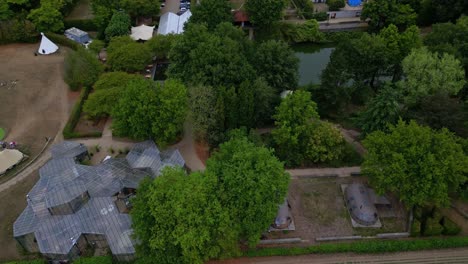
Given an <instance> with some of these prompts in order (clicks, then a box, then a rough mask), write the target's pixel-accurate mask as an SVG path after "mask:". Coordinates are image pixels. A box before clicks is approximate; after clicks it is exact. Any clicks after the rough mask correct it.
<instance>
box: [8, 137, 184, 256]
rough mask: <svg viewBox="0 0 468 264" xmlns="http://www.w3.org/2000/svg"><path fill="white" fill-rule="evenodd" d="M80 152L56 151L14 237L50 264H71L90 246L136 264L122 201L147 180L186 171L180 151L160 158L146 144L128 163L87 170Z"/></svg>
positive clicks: (67, 146) (76, 148) (66, 146)
mask: <svg viewBox="0 0 468 264" xmlns="http://www.w3.org/2000/svg"><path fill="white" fill-rule="evenodd" d="M77 144H78V145H77ZM81 147H82V145H81V144H79V143H76V144H75V143H74V142H65V143H61V144H59V145H56V146H54V147H52V150H53V155H52V159H51V160H49V161H48V162H47V163H46V164H45V165H44V166H43V167H41V168H40V169H39V176H40V178H39V181H38V182H37V183H36V184H35V185H34V187H33V188H32V189H31V191H30V192H29V193H28V194H27V196H26V197H27V202H28V204H27V206H26V209H24V211H23V212H22V213H21V215H20V216H19V217H18V219H17V220H16V221H15V223H14V225H13V236H14V238H15V239H16V240H17V241H18V243H19V244H21V246H23V248H25V249H26V250H27V251H29V252H40V253H41V254H42V255H43V256H45V257H46V258H48V259H51V260H72V259H74V258H76V257H78V256H79V255H81V254H82V253H83V251H84V250H85V249H86V248H87V247H89V246H92V247H94V248H109V249H110V251H111V253H112V255H113V256H114V258H115V259H116V260H117V261H129V260H132V259H133V258H134V254H135V247H134V244H135V241H134V240H133V238H132V236H131V235H132V232H133V230H132V228H131V218H130V216H129V215H128V214H126V213H124V212H121V211H120V210H119V209H118V207H117V204H116V201H117V199H119V197H120V196H123V197H124V198H127V197H126V193H128V192H129V191H128V190H135V189H136V188H137V187H138V184H139V182H140V181H141V180H143V179H144V178H145V177H148V176H149V177H152V178H154V177H157V176H158V175H159V174H160V170H161V169H162V168H164V167H165V166H183V165H184V164H185V161H184V160H183V158H182V157H181V156H180V153H179V152H178V151H177V150H171V151H165V152H160V151H159V149H158V148H157V146H156V144H154V142H152V141H146V142H142V143H139V144H136V145H135V146H134V147H133V148H132V150H131V151H130V153H129V154H128V156H127V157H126V158H121V159H120V158H110V159H108V160H106V161H104V162H102V163H101V164H99V165H97V166H85V165H81V164H79V163H77V161H76V159H75V158H76V156H77V155H79V154H80V153H82V152H83V151H82V148H81ZM65 150H68V152H67V151H65ZM54 153H55V154H54ZM57 153H61V155H59V156H57ZM130 193H131V194H132V195H133V194H134V191H133V192H130Z"/></svg>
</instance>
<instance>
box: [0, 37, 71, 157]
mask: <svg viewBox="0 0 468 264" xmlns="http://www.w3.org/2000/svg"><path fill="white" fill-rule="evenodd" d="M37 47H38V44H12V45H5V46H0V81H2V82H10V83H14V84H15V85H10V86H8V87H5V86H2V87H0V127H3V128H5V129H6V131H8V135H7V137H6V138H5V140H6V141H16V142H17V143H18V145H20V146H22V147H24V148H27V149H28V151H29V153H28V155H29V156H30V157H31V158H32V157H34V156H35V155H36V154H37V153H38V152H39V151H40V150H41V149H42V147H43V146H44V144H45V138H46V137H54V136H55V135H56V134H57V133H58V132H59V130H60V127H61V125H62V124H64V122H65V121H66V120H67V118H68V112H69V109H70V106H71V103H70V102H69V99H68V86H67V85H66V84H65V83H64V82H63V80H62V75H63V70H62V68H63V59H64V55H65V52H66V51H65V50H64V49H60V50H59V53H57V54H53V55H48V56H34V52H35V51H36V49H37Z"/></svg>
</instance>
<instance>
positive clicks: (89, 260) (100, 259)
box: [73, 256, 112, 264]
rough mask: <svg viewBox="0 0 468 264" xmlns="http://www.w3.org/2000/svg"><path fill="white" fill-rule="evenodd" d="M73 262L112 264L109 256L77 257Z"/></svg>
mask: <svg viewBox="0 0 468 264" xmlns="http://www.w3.org/2000/svg"><path fill="white" fill-rule="evenodd" d="M73 264H112V257H111V256H99V257H90V258H79V259H77V260H75V261H73Z"/></svg>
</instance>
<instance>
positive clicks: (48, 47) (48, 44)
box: [37, 32, 59, 55]
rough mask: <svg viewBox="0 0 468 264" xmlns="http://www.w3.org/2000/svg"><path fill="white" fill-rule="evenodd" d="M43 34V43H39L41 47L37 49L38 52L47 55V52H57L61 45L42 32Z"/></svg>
mask: <svg viewBox="0 0 468 264" xmlns="http://www.w3.org/2000/svg"><path fill="white" fill-rule="evenodd" d="M41 35H42V39H41V45H39V49H38V50H37V52H38V53H39V54H42V55H47V54H51V53H54V52H56V51H57V50H58V48H59V47H58V46H57V45H55V43H53V42H52V41H50V39H48V38H47V37H46V36H45V35H44V33H42V32H41Z"/></svg>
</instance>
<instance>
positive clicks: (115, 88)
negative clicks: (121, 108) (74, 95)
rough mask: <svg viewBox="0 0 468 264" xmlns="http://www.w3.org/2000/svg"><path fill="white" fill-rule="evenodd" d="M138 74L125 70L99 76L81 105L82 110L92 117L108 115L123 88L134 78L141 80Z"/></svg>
mask: <svg viewBox="0 0 468 264" xmlns="http://www.w3.org/2000/svg"><path fill="white" fill-rule="evenodd" d="M141 79H142V77H141V76H139V75H134V74H128V73H125V72H108V73H104V74H102V75H101V76H100V77H99V80H97V82H96V83H95V84H94V92H93V93H91V94H90V95H89V97H88V99H87V100H86V101H85V103H84V105H83V111H84V112H85V113H86V114H88V115H89V116H90V117H92V118H99V117H103V116H109V115H110V114H111V113H112V111H113V109H114V107H115V105H116V102H118V100H119V98H120V96H121V95H122V93H123V90H124V89H125V88H126V86H127V85H128V84H129V83H130V82H131V81H134V80H141Z"/></svg>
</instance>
